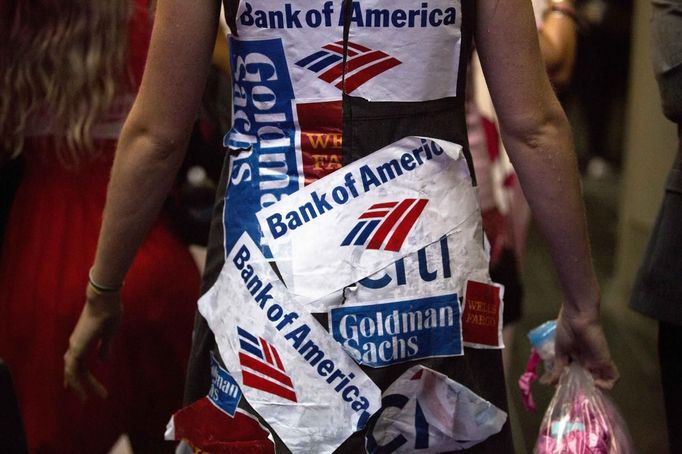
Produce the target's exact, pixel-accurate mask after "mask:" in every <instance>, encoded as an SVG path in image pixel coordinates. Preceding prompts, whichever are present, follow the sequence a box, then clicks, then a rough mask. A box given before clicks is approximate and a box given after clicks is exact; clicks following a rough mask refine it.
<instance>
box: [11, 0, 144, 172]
mask: <svg viewBox="0 0 682 454" xmlns="http://www.w3.org/2000/svg"><path fill="white" fill-rule="evenodd" d="M11 3H14V5H13V6H9V5H6V6H4V7H3V10H4V11H3V12H0V15H3V16H5V17H3V18H2V19H1V21H0V27H2V30H1V31H0V38H1V39H0V43H2V45H1V46H2V47H3V48H2V49H1V50H0V52H1V54H0V84H2V88H1V92H2V96H1V97H0V161H2V160H5V159H7V158H9V157H13V156H16V155H18V154H19V153H20V152H21V149H22V148H23V143H24V138H25V135H26V132H27V131H26V129H27V127H28V125H29V122H30V121H31V120H32V119H33V120H34V121H35V120H38V121H48V122H49V123H50V131H60V133H59V134H55V135H54V137H53V138H51V140H55V141H56V142H59V143H60V144H64V145H66V146H65V147H63V146H59V147H57V148H58V150H59V153H60V155H59V159H60V160H61V161H62V162H63V163H65V164H76V163H77V162H78V158H79V156H81V155H83V154H86V153H87V152H88V150H90V149H92V143H93V142H92V136H91V131H92V127H93V125H95V124H96V123H97V121H98V120H99V119H101V118H102V117H103V116H104V115H105V114H106V112H107V109H108V108H109V106H110V105H111V103H112V101H113V99H114V96H115V95H116V93H117V92H118V91H119V89H120V88H121V87H122V84H125V83H127V82H128V81H129V79H127V77H126V76H127V75H128V74H129V73H128V65H127V47H128V21H129V18H130V12H131V5H130V1H129V0H94V1H93V0H37V1H28V0H18V1H16V2H10V4H11ZM3 35H4V36H3Z"/></svg>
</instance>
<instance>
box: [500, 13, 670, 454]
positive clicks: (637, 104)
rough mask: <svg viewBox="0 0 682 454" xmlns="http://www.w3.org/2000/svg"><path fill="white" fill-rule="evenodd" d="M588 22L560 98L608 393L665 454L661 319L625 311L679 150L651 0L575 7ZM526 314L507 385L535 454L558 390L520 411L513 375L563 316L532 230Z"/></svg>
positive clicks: (538, 395)
mask: <svg viewBox="0 0 682 454" xmlns="http://www.w3.org/2000/svg"><path fill="white" fill-rule="evenodd" d="M577 6H578V9H579V12H580V13H581V15H582V16H583V18H584V19H585V20H586V22H587V23H586V24H584V26H583V29H582V31H580V32H579V38H578V55H577V61H576V67H575V73H574V77H573V81H572V86H571V87H570V89H569V90H567V93H566V95H565V96H564V97H563V99H562V102H563V104H564V107H565V109H566V111H567V114H568V116H569V119H570V121H571V123H572V126H573V128H574V135H575V141H576V149H577V152H578V155H579V162H580V167H581V171H582V175H583V190H584V195H585V203H586V207H587V214H588V224H589V232H590V239H591V243H592V252H593V256H594V263H595V267H596V271H597V274H598V278H599V280H600V283H601V286H602V314H603V320H604V328H605V331H606V335H607V337H608V340H609V342H610V346H611V349H612V354H613V356H614V360H615V362H616V363H617V365H618V367H619V369H620V374H621V379H620V381H619V382H618V383H617V384H616V387H615V388H614V390H613V391H612V393H611V395H612V397H613V400H614V401H615V402H616V404H617V405H618V407H619V408H620V409H621V412H622V414H623V416H624V417H625V419H626V421H627V423H628V426H629V429H630V432H631V434H632V437H633V441H634V444H635V447H636V449H637V452H642V453H654V452H655V453H666V452H668V448H667V444H666V443H667V442H666V437H667V434H666V428H665V417H664V409H663V402H662V397H661V386H660V375H659V369H658V358H657V349H656V342H657V324H656V323H655V322H654V321H652V320H651V319H648V318H646V317H643V316H641V315H639V314H638V313H636V312H634V311H632V310H631V309H629V308H628V301H629V297H630V292H631V288H632V284H633V281H634V278H635V274H636V272H637V269H638V267H639V264H640V262H641V259H642V256H643V253H644V249H645V247H646V243H647V240H648V238H649V232H650V231H651V228H652V226H653V223H654V219H655V216H656V213H657V211H658V208H659V206H660V202H661V199H662V196H663V185H664V181H665V178H666V176H667V173H668V170H669V169H670V165H671V164H672V161H673V158H674V155H675V151H676V147H677V133H676V128H675V126H674V124H673V123H671V122H670V121H668V120H666V118H665V117H664V116H663V114H662V113H661V107H660V101H659V94H658V88H657V86H656V82H655V80H654V76H653V72H652V69H651V52H650V37H649V33H650V27H649V18H650V14H651V8H650V4H649V1H648V0H636V1H627V0H615V1H611V0H609V1H606V0H587V1H583V2H578V3H577ZM523 281H524V285H525V292H526V293H525V298H524V316H523V318H522V320H521V321H520V322H519V324H518V326H517V328H516V335H515V338H514V342H513V345H512V346H511V348H512V358H513V360H512V367H511V373H510V374H509V376H508V379H507V383H508V389H509V390H510V399H511V402H512V404H513V408H512V412H513V413H515V414H516V416H517V421H518V424H517V425H516V426H515V427H514V429H515V442H516V448H517V452H531V451H532V447H533V443H534V441H535V439H536V438H537V431H538V428H539V426H540V422H541V420H542V416H543V411H544V409H546V408H547V405H548V403H549V401H550V399H551V397H552V393H553V390H552V389H551V388H548V387H545V386H542V385H536V386H535V387H534V390H535V399H536V404H537V407H538V410H537V412H536V413H528V412H526V411H525V410H524V409H523V406H522V404H521V400H520V397H519V393H518V387H517V385H516V381H517V380H518V378H519V376H520V375H521V374H522V373H523V372H524V370H525V366H526V360H527V358H528V355H529V353H530V344H529V342H528V339H527V338H526V333H527V332H528V331H529V330H530V329H532V328H533V327H535V326H537V325H539V324H541V323H543V322H545V321H547V320H549V319H551V318H554V317H556V314H557V310H558V306H559V304H560V300H561V293H560V292H559V288H558V281H557V279H556V276H555V275H554V274H552V268H551V266H550V259H549V256H548V254H547V250H546V248H545V245H544V243H543V240H542V239H541V238H540V236H539V234H538V233H537V230H535V229H534V228H533V227H531V231H530V235H529V240H528V250H527V255H526V258H525V263H524V269H523Z"/></svg>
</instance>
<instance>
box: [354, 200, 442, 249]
mask: <svg viewBox="0 0 682 454" xmlns="http://www.w3.org/2000/svg"><path fill="white" fill-rule="evenodd" d="M428 202H429V201H428V200H427V199H405V200H403V201H401V202H384V203H377V204H375V205H372V206H371V207H370V208H369V210H367V211H365V212H364V213H362V214H361V215H360V217H359V218H358V220H359V222H358V223H357V224H355V226H354V227H353V229H352V230H351V231H350V233H349V234H348V236H346V238H344V240H343V241H342V242H341V246H351V245H352V246H363V245H364V244H365V243H367V249H382V245H383V249H384V250H386V251H394V252H398V251H400V248H401V247H402V245H403V242H404V241H405V238H407V234H408V233H410V230H411V229H412V226H414V224H415V223H416V222H417V219H419V215H420V214H421V213H422V211H424V207H425V206H426V204H427V203H428ZM375 230H376V232H375ZM372 233H374V235H372ZM389 235H390V237H389ZM370 236H372V237H371V238H370ZM387 238H388V241H387V242H386V243H385V244H384V241H385V240H386V239H387ZM368 240H369V242H368Z"/></svg>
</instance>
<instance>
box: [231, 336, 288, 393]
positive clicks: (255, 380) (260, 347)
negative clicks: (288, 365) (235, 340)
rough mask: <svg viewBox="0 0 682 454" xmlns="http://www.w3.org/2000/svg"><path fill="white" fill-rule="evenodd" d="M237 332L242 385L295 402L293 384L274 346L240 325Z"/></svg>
mask: <svg viewBox="0 0 682 454" xmlns="http://www.w3.org/2000/svg"><path fill="white" fill-rule="evenodd" d="M237 334H238V335H239V364H240V365H241V366H242V381H243V382H244V386H249V387H251V388H255V389H259V390H261V391H265V392H266V393H270V394H274V395H275V396H279V397H282V398H284V399H287V400H290V401H292V402H296V392H295V391H294V384H293V383H292V382H291V379H290V378H289V376H288V375H287V374H286V371H285V370H284V365H283V364H282V360H281V359H280V357H279V353H277V349H276V348H275V346H274V345H272V344H269V343H268V342H266V341H265V339H263V338H262V337H256V336H254V335H253V334H251V333H249V332H248V331H246V330H244V329H242V328H240V327H237Z"/></svg>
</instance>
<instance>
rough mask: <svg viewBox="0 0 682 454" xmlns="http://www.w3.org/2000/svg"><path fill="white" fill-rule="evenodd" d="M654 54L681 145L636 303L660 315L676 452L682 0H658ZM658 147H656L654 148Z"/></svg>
mask: <svg viewBox="0 0 682 454" xmlns="http://www.w3.org/2000/svg"><path fill="white" fill-rule="evenodd" d="M651 4H652V6H653V12H652V21H651V31H652V37H651V41H652V45H653V49H652V56H653V57H652V59H653V67H654V73H655V75H656V80H657V82H658V88H659V92H660V95H661V101H662V104H663V113H664V114H665V116H666V117H667V118H668V119H670V120H671V121H673V122H674V123H675V124H676V125H677V133H678V148H677V156H676V157H675V161H674V163H673V167H672V169H671V170H670V173H669V174H668V179H667V181H666V185H665V194H664V196H663V203H662V205H661V208H660V210H659V212H658V217H657V219H656V224H655V225H654V229H653V231H652V232H651V238H650V239H649V245H648V247H647V250H646V253H645V256H644V260H643V262H642V265H641V267H640V269H639V273H638V275H637V279H636V281H635V286H634V289H633V292H632V298H631V300H630V307H632V308H633V309H635V310H637V311H639V312H641V313H642V314H644V315H646V316H648V317H651V318H653V319H655V320H658V357H659V362H660V365H661V382H662V385H663V398H664V399H663V400H664V403H665V413H666V422H667V424H668V437H669V443H670V452H671V453H677V452H682V380H681V379H680V377H682V361H680V352H681V350H680V347H681V346H682V0H652V1H651ZM652 152H655V150H653V151H652Z"/></svg>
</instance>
